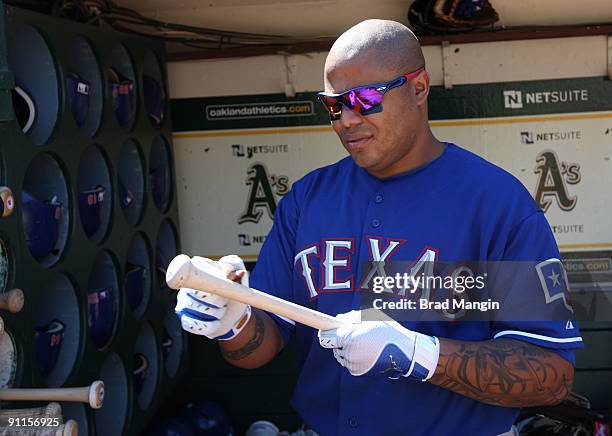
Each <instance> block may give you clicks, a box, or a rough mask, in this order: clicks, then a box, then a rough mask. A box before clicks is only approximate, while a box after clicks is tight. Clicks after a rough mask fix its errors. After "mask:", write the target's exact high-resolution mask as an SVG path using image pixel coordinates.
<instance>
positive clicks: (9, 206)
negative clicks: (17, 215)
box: [0, 186, 15, 218]
mask: <svg viewBox="0 0 612 436" xmlns="http://www.w3.org/2000/svg"><path fill="white" fill-rule="evenodd" d="M14 208H15V198H14V197H13V193H12V192H11V189H10V188H7V187H6V186H0V210H1V215H2V218H5V217H7V216H10V215H11V214H12V213H13V209H14Z"/></svg>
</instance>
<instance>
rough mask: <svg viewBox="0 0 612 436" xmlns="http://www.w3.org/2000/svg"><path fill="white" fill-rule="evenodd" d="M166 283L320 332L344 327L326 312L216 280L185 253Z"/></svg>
mask: <svg viewBox="0 0 612 436" xmlns="http://www.w3.org/2000/svg"><path fill="white" fill-rule="evenodd" d="M166 283H168V286H169V287H170V288H172V289H177V290H178V289H180V288H191V289H198V290H201V291H205V292H210V293H211V294H217V295H220V296H222V297H225V298H229V299H232V300H236V301H240V302H241V303H245V304H250V305H251V306H253V307H257V308H259V309H262V310H265V311H268V312H273V313H276V314H278V315H280V316H284V317H285V318H289V319H291V320H293V321H297V322H299V323H301V324H304V325H307V326H310V327H312V328H315V329H319V330H330V329H335V328H338V327H340V326H342V325H344V323H343V322H342V321H340V320H338V319H336V318H334V317H333V316H331V315H327V314H326V313H321V312H318V311H316V310H313V309H310V308H308V307H304V306H301V305H299V304H296V303H292V302H290V301H286V300H283V299H282V298H278V297H275V296H274V295H270V294H266V293H265V292H262V291H258V290H257V289H253V288H247V287H246V286H243V285H241V284H240V283H235V282H232V281H231V280H228V279H223V278H220V277H217V276H215V275H213V274H211V273H210V272H208V271H206V269H205V268H204V267H202V266H200V265H199V264H196V263H194V262H192V261H191V259H190V258H189V256H187V255H185V254H179V255H178V256H176V257H175V258H174V259H173V260H172V262H170V265H168V269H167V271H166Z"/></svg>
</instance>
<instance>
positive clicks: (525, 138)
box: [521, 132, 533, 144]
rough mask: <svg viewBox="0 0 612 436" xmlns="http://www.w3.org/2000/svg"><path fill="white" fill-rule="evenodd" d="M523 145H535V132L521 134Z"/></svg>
mask: <svg viewBox="0 0 612 436" xmlns="http://www.w3.org/2000/svg"><path fill="white" fill-rule="evenodd" d="M521 144H533V132H521Z"/></svg>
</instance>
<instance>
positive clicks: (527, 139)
mask: <svg viewBox="0 0 612 436" xmlns="http://www.w3.org/2000/svg"><path fill="white" fill-rule="evenodd" d="M580 139H582V132H581V131H580V130H567V131H559V132H536V133H534V132H521V144H535V143H536V142H548V141H572V140H580Z"/></svg>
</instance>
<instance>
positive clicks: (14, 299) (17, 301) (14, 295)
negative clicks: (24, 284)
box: [6, 288, 25, 313]
mask: <svg viewBox="0 0 612 436" xmlns="http://www.w3.org/2000/svg"><path fill="white" fill-rule="evenodd" d="M6 300H7V303H8V304H7V309H8V310H9V312H11V313H17V312H20V311H21V309H23V302H24V300H25V297H24V295H23V291H22V290H21V289H18V288H15V289H11V290H10V291H9V292H8V295H7V296H6Z"/></svg>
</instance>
